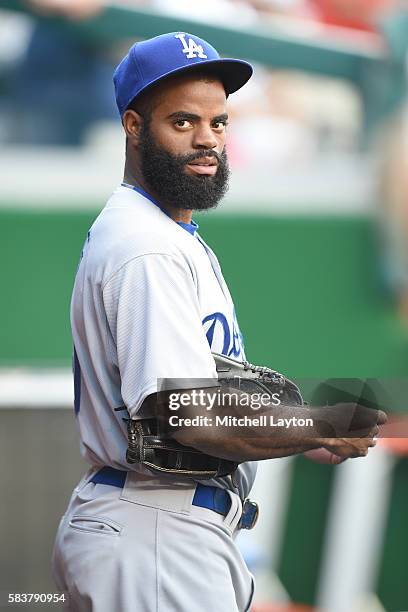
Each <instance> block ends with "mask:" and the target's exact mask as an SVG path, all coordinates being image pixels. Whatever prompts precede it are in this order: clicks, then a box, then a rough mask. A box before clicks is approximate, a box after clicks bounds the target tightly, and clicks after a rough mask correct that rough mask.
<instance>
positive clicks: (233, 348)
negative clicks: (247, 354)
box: [203, 312, 243, 358]
mask: <svg viewBox="0 0 408 612" xmlns="http://www.w3.org/2000/svg"><path fill="white" fill-rule="evenodd" d="M203 327H204V329H205V330H206V336H207V341H208V344H209V345H210V348H211V349H214V345H215V339H214V337H215V338H216V337H217V336H218V337H220V338H222V350H221V352H222V354H223V355H226V356H228V357H234V358H238V357H240V356H242V353H243V350H242V349H243V342H242V335H241V333H240V331H239V328H238V326H237V324H236V322H235V320H234V321H233V323H232V330H231V328H230V326H229V323H228V320H227V317H226V316H225V315H224V314H223V313H222V312H214V313H212V314H210V315H208V316H206V317H205V318H204V319H203ZM219 334H221V335H219Z"/></svg>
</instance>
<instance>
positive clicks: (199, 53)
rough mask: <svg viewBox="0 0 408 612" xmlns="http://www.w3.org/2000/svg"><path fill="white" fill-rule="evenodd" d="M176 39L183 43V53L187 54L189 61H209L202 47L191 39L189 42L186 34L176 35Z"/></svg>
mask: <svg viewBox="0 0 408 612" xmlns="http://www.w3.org/2000/svg"><path fill="white" fill-rule="evenodd" d="M175 38H178V39H179V40H180V42H181V43H182V45H183V53H185V54H186V58H187V59H194V58H196V57H200V58H201V59H207V56H206V54H205V53H204V49H203V47H202V45H197V43H196V42H195V41H194V40H193V39H192V38H189V39H188V42H187V41H186V34H176V36H175Z"/></svg>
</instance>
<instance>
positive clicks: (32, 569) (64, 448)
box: [0, 0, 408, 612]
mask: <svg viewBox="0 0 408 612" xmlns="http://www.w3.org/2000/svg"><path fill="white" fill-rule="evenodd" d="M152 24H156V25H157V27H159V26H160V32H159V31H157V32H155V31H154V30H155V27H156V25H152ZM187 25H188V29H187ZM172 30H182V31H184V30H187V31H190V30H192V31H193V32H196V33H197V34H198V35H199V36H202V37H204V38H207V40H209V42H213V44H214V46H215V47H217V48H218V49H219V50H220V51H221V53H222V54H223V55H226V56H228V55H234V56H240V57H242V58H243V59H248V60H249V61H251V62H252V63H254V65H255V74H254V77H253V78H252V79H251V81H250V83H249V84H248V85H247V86H246V87H245V88H243V89H242V90H241V91H240V92H238V93H237V94H234V95H232V96H231V98H230V100H229V113H230V124H229V127H228V132H229V133H228V154H229V159H230V163H231V167H232V171H233V172H232V179H231V189H230V192H229V194H228V196H227V198H226V202H225V204H223V205H222V206H221V208H220V211H219V212H217V213H215V214H214V215H208V216H207V215H202V216H201V217H200V219H199V222H200V227H201V229H202V231H203V233H204V235H205V237H206V239H207V240H208V241H209V242H210V244H212V245H213V246H214V247H215V249H216V251H217V253H218V255H219V257H220V260H221V263H222V265H223V269H224V274H225V276H226V278H227V279H228V281H229V284H230V286H231V288H232V293H233V295H234V298H235V302H236V304H237V309H238V315H239V318H240V325H241V327H242V329H243V331H244V334H245V337H246V340H247V354H248V355H249V356H250V358H251V360H252V361H254V362H263V363H268V364H269V365H271V366H272V367H275V368H276V369H278V370H279V369H280V370H282V371H284V372H285V373H286V374H288V375H289V376H291V377H297V378H300V379H302V378H304V379H308V380H309V384H310V380H311V379H315V380H316V381H317V380H322V379H324V378H329V377H344V376H348V377H362V378H378V379H381V380H382V381H383V383H384V384H385V385H386V386H387V384H388V390H391V395H392V391H393V389H394V388H398V389H400V390H401V389H402V390H406V389H407V385H406V381H407V380H408V376H407V373H408V371H407V362H408V342H407V327H408V240H407V238H408V179H407V176H408V172H407V171H408V98H407V87H406V86H407V76H408V56H407V50H408V2H406V1H403V0H205V1H203V2H201V3H200V2H192V1H191V0H121V1H120V2H119V1H116V0H110V2H104V1H103V0H0V176H1V181H0V255H1V257H0V259H1V261H2V263H3V268H2V275H3V282H4V287H5V291H4V297H3V299H2V300H1V301H0V320H2V321H3V325H2V327H1V329H0V366H1V367H0V422H1V427H0V463H1V464H2V465H5V464H6V463H7V462H9V463H10V461H11V462H12V464H13V466H14V468H15V469H22V470H24V473H25V474H26V475H27V478H26V482H25V489H24V492H23V493H22V492H21V490H20V489H18V481H14V480H13V478H12V474H11V473H8V472H7V473H6V470H3V471H2V472H0V481H1V483H2V485H1V486H2V490H3V491H6V492H7V495H5V499H6V501H5V502H4V504H3V505H2V506H0V524H3V525H5V524H9V517H10V516H11V517H13V521H14V522H15V523H16V525H17V524H18V529H17V526H16V529H14V528H13V529H10V530H9V532H8V533H7V534H5V536H4V540H3V544H4V546H3V551H5V550H7V551H8V558H7V559H6V558H5V555H0V562H2V563H4V571H3V572H2V582H1V583H0V595H1V593H2V592H3V591H4V592H5V590H6V589H9V588H10V587H11V586H12V585H13V586H15V588H17V587H18V588H19V589H20V590H22V589H23V588H24V589H25V590H27V588H28V585H30V586H31V588H32V590H34V591H36V590H37V591H38V589H39V588H40V586H43V587H44V588H45V587H47V588H48V589H51V588H52V587H51V583H50V578H49V575H48V573H47V572H48V569H47V563H48V559H49V556H50V547H51V544H52V539H53V535H54V532H55V528H56V524H57V520H58V517H59V514H58V513H59V512H60V511H62V509H63V508H64V507H65V505H66V497H67V495H68V493H69V491H70V489H71V488H72V486H73V485H74V483H75V481H76V480H77V479H78V478H79V476H80V474H81V471H82V470H83V467H84V466H83V464H81V463H80V459H79V457H78V451H77V438H76V436H75V432H74V424H73V417H72V414H71V413H70V411H68V410H63V411H61V410H60V408H63V409H67V408H70V404H71V395H72V389H71V378H70V374H69V371H68V368H69V360H70V350H71V346H70V332H69V321H68V305H69V295H70V291H71V287H72V281H73V276H74V274H75V267H76V263H77V259H78V254H79V252H80V248H81V243H82V240H83V237H84V236H85V235H86V231H87V228H88V227H89V225H90V223H91V222H92V219H93V218H94V217H95V215H96V214H97V212H98V210H99V209H100V208H101V207H102V206H103V205H104V203H105V201H106V199H107V197H108V196H109V194H110V193H111V191H112V190H113V189H114V188H115V187H116V185H117V184H118V183H119V182H120V181H121V178H122V176H121V172H122V166H123V160H124V138H123V134H122V129H121V125H120V121H119V117H118V114H117V109H116V106H115V100H114V93H113V85H112V72H113V69H114V67H115V66H116V65H117V63H118V61H119V60H120V59H121V57H122V56H123V55H124V53H126V51H127V50H128V48H129V47H130V45H131V44H133V42H134V41H135V40H137V39H142V38H143V37H150V36H152V35H154V33H161V32H164V31H172ZM133 31H134V33H133ZM122 32H123V34H122ZM241 49H242V52H241ZM253 262H262V265H260V266H254V265H253ZM266 279H267V282H266ZM254 314H255V315H256V316H254ZM265 321H267V322H268V324H267V325H266V324H265ZM5 322H7V323H5ZM276 322H279V323H278V324H277V323H276ZM387 381H388V382H387ZM389 381H393V382H392V383H390V382H389ZM305 384H306V383H305ZM301 386H302V385H301ZM404 392H405V391H404ZM397 395H398V394H397ZM401 395H402V401H400V402H399V406H398V407H397V406H396V405H395V406H394V405H393V406H392V407H391V408H392V410H394V408H395V409H396V410H399V411H400V412H406V406H405V403H406V402H405V397H406V395H404V393H402V394H401V393H400V395H399V399H401ZM396 404H398V402H396ZM384 407H385V408H387V409H389V406H384ZM16 408H17V409H20V410H17V411H16V410H15V409H16ZM32 408H35V409H36V410H32ZM22 423H24V425H22ZM17 440H18V441H19V443H20V444H21V440H23V441H24V444H25V445H26V446H25V449H27V448H28V449H29V450H31V452H32V457H33V460H32V461H31V462H27V461H26V456H25V455H24V456H23V455H21V456H20V455H19V456H18V458H16V455H15V448H16V443H17ZM405 442H406V440H403V443H402V444H400V445H399V446H398V448H397V447H396V445H395V444H394V445H393V444H391V445H388V446H387V447H386V446H385V445H384V447H383V448H382V449H378V452H377V449H376V451H375V454H373V455H372V459H370V458H369V459H367V461H366V460H364V462H362V463H360V464H359V463H358V462H357V463H352V462H350V464H345V465H344V466H341V467H339V468H337V469H336V470H334V469H333V468H332V466H318V465H312V464H310V463H309V464H308V462H306V461H305V460H303V459H302V458H299V459H293V460H292V459H290V460H286V459H285V460H278V461H274V462H263V463H264V465H262V469H261V470H260V476H259V478H258V485H257V488H256V490H255V494H254V497H257V496H258V497H259V498H260V499H261V503H262V505H263V507H264V508H266V511H265V513H264V514H263V515H262V516H263V517H264V518H262V517H261V519H260V520H261V523H260V526H259V528H258V530H257V531H256V533H255V532H254V533H253V534H250V536H251V537H248V538H247V539H244V540H243V544H242V546H243V549H244V550H245V554H246V556H247V558H248V560H249V562H250V563H251V564H252V565H251V567H252V568H253V571H255V572H256V573H257V578H258V584H259V594H260V595H259V600H258V608H257V610H259V611H261V610H262V611H264V610H265V612H266V611H268V612H269V611H272V610H273V611H277V610H279V611H281V610H285V612H288V611H289V610H295V609H297V610H301V609H302V610H312V609H314V608H313V606H315V605H316V606H317V605H319V609H320V610H321V611H323V612H346V611H347V612H381V611H384V610H389V611H392V612H396V611H397V610H398V611H399V612H401V611H402V610H405V611H406V610H408V591H407V584H406V580H405V574H404V572H405V569H404V568H405V567H406V549H407V539H408V526H407V525H406V518H405V517H406V512H407V509H408V493H407V492H406V491H407V488H406V478H407V475H408V474H407V472H408V461H407V459H406V458H405V456H406V454H407V445H406V444H405ZM51 451H53V452H54V453H55V454H54V455H53V456H52V457H51ZM27 463H29V465H27ZM45 475H46V478H45ZM41 478H43V479H41ZM39 483H40V485H41V486H40V487H39ZM13 500H14V501H13ZM367 517H369V518H367ZM262 521H265V522H262ZM16 534H18V535H17V536H16ZM257 534H258V535H257ZM16 538H17V539H16ZM22 559H24V562H23V563H22ZM262 600H263V601H264V604H265V605H264V606H262ZM271 600H272V601H274V602H275V604H274V607H273V606H272V604H271V603H266V602H268V601H269V602H270V601H271ZM290 601H297V602H302V603H303V605H304V607H298V608H295V607H293V608H290V606H289V603H288V602H290ZM276 602H281V605H282V606H283V607H281V608H279V606H278V605H277V604H276ZM293 605H294V604H293ZM316 609H317V608H316Z"/></svg>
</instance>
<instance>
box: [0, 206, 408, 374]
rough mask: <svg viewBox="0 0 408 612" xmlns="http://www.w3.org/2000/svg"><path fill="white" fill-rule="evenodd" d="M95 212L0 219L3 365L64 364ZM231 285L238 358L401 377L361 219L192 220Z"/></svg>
mask: <svg viewBox="0 0 408 612" xmlns="http://www.w3.org/2000/svg"><path fill="white" fill-rule="evenodd" d="M94 216H95V213H89V212H78V211H71V212H59V211H55V210H54V211H38V210H36V211H34V210H33V211H29V210H25V211H24V210H18V211H12V210H10V209H9V210H4V209H3V210H1V211H0V255H1V261H2V269H3V272H2V277H3V283H4V284H3V288H4V289H3V298H2V300H1V302H0V316H1V320H2V321H3V322H6V325H3V326H2V329H1V337H0V364H9V363H16V362H17V363H21V362H25V363H30V364H33V363H36V364H41V363H51V364H53V363H56V362H58V363H69V359H70V352H71V341H70V331H69V300H70V292H71V288H72V284H73V279H74V275H75V270H76V266H77V262H78V257H79V253H80V250H81V247H82V243H83V240H84V237H85V236H86V232H87V229H88V227H89V225H90V224H91V222H92V219H93V218H94ZM199 222H200V231H201V234H202V235H203V237H204V238H205V239H206V240H207V241H208V242H209V243H210V245H211V246H212V247H213V248H214V249H215V251H216V253H217V254H218V257H219V259H220V262H221V265H222V267H223V271H224V275H225V277H226V279H227V281H228V283H229V285H230V288H231V292H232V294H233V297H234V300H235V303H236V309H237V313H238V317H239V321H240V325H241V328H242V332H243V333H244V336H245V340H246V351H247V356H248V357H249V358H250V359H251V360H253V361H258V362H265V363H268V364H270V365H272V366H273V367H275V368H276V369H281V370H283V371H284V372H285V373H287V374H288V375H291V376H298V377H328V376H368V377H376V376H378V377H399V376H400V377H402V376H405V374H406V370H407V365H406V364H407V358H408V342H407V338H406V335H405V334H404V332H403V330H402V328H401V327H400V325H399V323H398V321H397V319H396V317H395V309H394V306H393V305H392V304H390V303H388V302H387V301H386V300H385V298H384V297H383V296H382V292H381V286H380V280H379V277H380V275H379V272H378V269H379V256H378V252H377V243H376V231H375V227H374V225H373V224H372V222H370V221H369V220H368V219H366V218H344V217H339V218H333V217H328V218H316V217H310V218H303V219H300V218H294V217H288V218H282V217H262V216H248V215H247V216H234V215H225V213H224V214H222V213H218V212H216V213H210V214H206V215H201V216H200V218H199Z"/></svg>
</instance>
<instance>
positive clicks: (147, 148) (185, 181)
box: [140, 125, 230, 210]
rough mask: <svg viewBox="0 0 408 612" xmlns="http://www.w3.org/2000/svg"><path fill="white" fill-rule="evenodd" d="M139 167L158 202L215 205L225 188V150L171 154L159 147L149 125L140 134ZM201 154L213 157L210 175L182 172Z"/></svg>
mask: <svg viewBox="0 0 408 612" xmlns="http://www.w3.org/2000/svg"><path fill="white" fill-rule="evenodd" d="M140 155H141V170H142V174H143V178H144V179H145V181H146V184H147V186H148V187H150V189H151V190H152V191H153V192H154V194H155V195H157V196H158V200H159V204H163V205H164V206H168V207H171V208H182V209H185V210H209V209H210V208H215V207H216V206H217V204H218V203H219V201H220V200H221V198H222V197H223V196H224V195H225V194H226V192H227V190H228V179H229V175H230V170H229V165H228V158H227V153H226V151H225V149H224V151H223V152H222V154H221V155H220V154H219V153H217V152H216V151H213V150H211V149H210V150H208V151H206V150H202V151H197V152H196V153H192V154H190V155H172V154H171V153H169V152H168V151H165V150H164V149H162V148H161V147H159V146H158V145H157V144H156V142H155V140H154V137H153V135H152V134H151V132H150V129H149V126H148V125H144V126H143V128H142V132H141V135H140ZM203 157H215V158H216V159H217V160H218V169H217V172H216V174H215V175H214V176H206V175H202V176H191V175H189V174H186V172H185V167H186V164H188V163H191V162H192V161H195V160H196V159H201V158H203Z"/></svg>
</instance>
